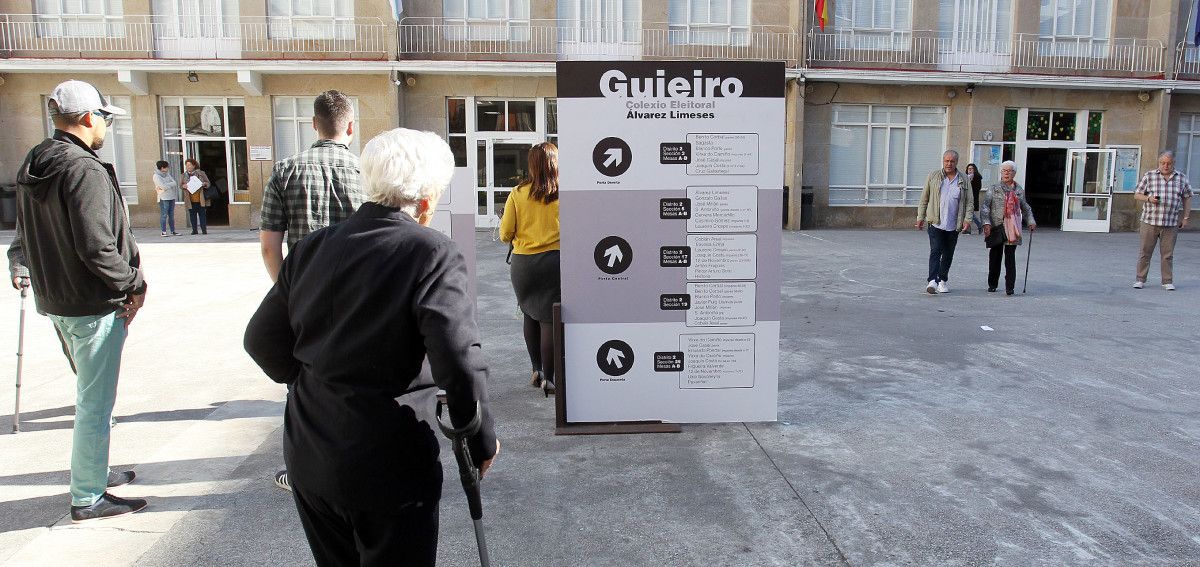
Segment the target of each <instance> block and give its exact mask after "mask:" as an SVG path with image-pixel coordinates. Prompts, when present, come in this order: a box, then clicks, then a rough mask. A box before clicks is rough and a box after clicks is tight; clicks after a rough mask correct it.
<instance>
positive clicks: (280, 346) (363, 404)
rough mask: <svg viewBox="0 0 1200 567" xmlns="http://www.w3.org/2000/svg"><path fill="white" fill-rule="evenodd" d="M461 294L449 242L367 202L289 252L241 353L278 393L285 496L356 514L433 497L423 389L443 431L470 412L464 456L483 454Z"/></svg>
mask: <svg viewBox="0 0 1200 567" xmlns="http://www.w3.org/2000/svg"><path fill="white" fill-rule="evenodd" d="M468 289H469V288H468V276H467V266H466V262H465V261H464V260H463V257H462V254H461V253H459V251H458V248H457V247H456V246H455V244H454V243H453V242H452V241H451V240H450V239H448V238H446V237H445V236H444V235H442V234H441V233H439V232H437V231H435V230H433V229H430V228H426V227H423V226H421V225H419V224H418V223H417V222H416V221H414V220H413V219H412V217H410V216H409V215H407V214H406V213H404V212H402V211H399V210H397V209H391V208H387V207H383V206H381V205H379V204H376V203H364V204H363V206H362V207H361V208H360V209H359V210H358V211H357V212H356V213H354V214H353V215H352V216H351V217H350V218H349V219H348V220H346V221H345V222H342V223H340V224H337V225H334V226H332V227H329V228H325V229H322V230H319V231H317V232H314V233H312V234H311V235H309V236H308V237H306V238H304V239H303V240H301V241H300V242H299V243H297V245H296V247H295V248H294V249H293V250H291V251H290V253H289V254H288V256H287V259H286V260H284V262H283V267H282V268H281V269H280V274H279V281H278V282H276V284H275V287H273V288H271V291H270V292H268V293H267V296H266V297H265V298H264V299H263V302H262V305H261V306H259V308H258V311H257V312H256V313H255V314H254V317H253V318H251V320H250V324H249V326H247V328H246V336H245V347H246V352H248V353H250V356H251V357H252V358H253V359H254V361H255V362H256V363H258V365H259V366H261V367H262V369H263V371H265V372H266V374H267V376H269V377H270V378H271V379H272V380H275V381H276V382H280V383H285V384H288V386H289V388H288V389H289V396H288V403H287V412H286V417H285V427H284V458H285V460H286V462H287V466H288V475H289V479H290V480H291V482H292V484H293V486H294V487H295V488H296V489H297V490H298V491H301V492H306V493H313V494H317V495H319V496H321V497H323V498H325V499H327V500H328V501H330V502H336V503H340V504H342V505H345V506H347V507H350V508H353V509H361V510H368V509H373V508H379V507H385V506H394V505H396V504H398V503H401V502H406V501H413V500H428V499H431V498H438V497H439V496H440V494H441V481H442V469H441V465H440V463H439V461H438V434H437V433H436V432H437V424H436V423H435V422H434V418H433V415H432V414H433V409H434V399H433V396H434V394H435V391H436V388H435V387H434V384H435V383H436V385H437V386H438V387H441V388H442V389H444V390H446V392H447V394H448V399H449V403H450V416H451V418H452V419H453V421H454V423H455V425H456V426H459V425H462V424H465V423H467V422H468V421H469V420H470V419H471V417H473V416H474V412H475V404H476V401H478V402H479V403H480V404H481V406H482V408H483V412H484V413H483V427H482V428H481V430H480V432H479V434H477V435H476V436H475V438H474V439H473V440H472V442H471V444H470V446H471V450H472V454H473V455H474V456H475V458H476V459H477V461H478V462H482V461H483V460H485V459H488V458H491V457H492V456H493V455H494V454H495V452H496V437H495V434H494V433H493V431H492V419H491V416H490V414H489V413H488V410H487V407H488V404H487V391H486V381H487V367H486V365H485V364H484V362H483V356H482V352H481V349H480V342H479V329H478V327H477V326H476V323H475V302H474V298H473V297H471V295H470V294H469V293H468ZM426 358H428V364H429V368H430V369H431V371H432V377H430V373H429V372H422V363H423V362H424V361H425V360H426Z"/></svg>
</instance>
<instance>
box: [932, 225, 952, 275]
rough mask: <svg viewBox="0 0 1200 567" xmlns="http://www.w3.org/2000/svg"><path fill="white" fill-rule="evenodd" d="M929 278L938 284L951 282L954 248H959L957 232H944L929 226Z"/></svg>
mask: <svg viewBox="0 0 1200 567" xmlns="http://www.w3.org/2000/svg"><path fill="white" fill-rule="evenodd" d="M925 232H928V233H929V277H928V278H927V279H929V280H932V281H937V282H948V281H950V263H951V262H953V261H954V247H955V246H958V231H957V230H942V229H940V228H937V227H935V226H933V225H929V226H928V227H927V228H926V229H925Z"/></svg>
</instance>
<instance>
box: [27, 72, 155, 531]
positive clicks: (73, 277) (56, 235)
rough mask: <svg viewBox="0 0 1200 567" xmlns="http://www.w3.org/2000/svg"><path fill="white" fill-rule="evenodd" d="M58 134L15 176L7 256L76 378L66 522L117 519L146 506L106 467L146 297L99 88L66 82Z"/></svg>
mask: <svg viewBox="0 0 1200 567" xmlns="http://www.w3.org/2000/svg"><path fill="white" fill-rule="evenodd" d="M47 110H48V113H49V115H50V118H51V120H52V121H53V122H54V134H53V135H52V136H51V137H50V138H48V139H46V140H44V141H43V142H42V143H40V144H38V145H37V146H36V147H34V148H33V149H31V150H30V151H29V154H28V155H26V157H25V161H24V163H23V164H22V165H21V169H20V170H19V171H18V172H17V232H16V236H14V238H13V242H12V244H11V245H10V246H9V249H8V260H9V271H10V275H11V276H12V284H13V287H15V288H17V289H20V288H23V287H25V286H28V285H30V284H32V285H33V297H34V300H35V301H36V303H37V310H38V312H39V313H43V314H45V315H47V316H49V317H50V320H51V321H52V322H53V323H54V327H55V329H56V330H57V331H58V333H59V338H60V340H62V341H63V344H64V350H66V351H67V353H68V357H67V358H68V360H69V361H70V362H71V364H72V366H73V368H74V369H75V371H76V378H75V386H76V391H77V393H76V397H75V419H74V426H73V432H72V438H71V521H73V522H83V521H88V520H98V519H102V518H111V517H115V516H123V515H125V514H131V513H133V512H137V511H138V510H141V509H142V508H145V507H146V501H145V500H141V499H137V498H121V497H118V496H115V495H113V494H109V492H108V489H109V488H113V487H117V486H121V485H124V484H128V483H129V482H131V481H133V479H134V473H133V471H124V472H120V473H117V472H113V471H111V470H109V468H108V464H109V463H108V459H109V439H110V436H111V433H112V412H113V405H114V404H115V403H116V399H117V378H118V375H119V374H120V370H121V354H122V351H123V350H124V348H125V338H126V336H127V333H128V328H129V325H130V324H132V323H133V318H134V317H135V316H136V315H137V312H138V309H140V308H141V307H142V303H143V302H144V301H145V298H146V282H145V280H144V279H143V278H142V269H141V255H140V254H139V252H138V247H137V243H136V242H135V241H134V238H133V233H132V232H131V231H130V227H129V217H128V216H127V214H126V212H125V210H126V209H125V199H124V197H122V196H121V190H120V185H119V184H118V183H117V173H116V170H115V169H114V168H113V166H112V164H110V163H105V162H103V161H101V160H100V157H99V156H98V155H97V154H96V151H97V150H99V149H100V148H102V147H103V146H104V138H105V135H106V134H107V132H108V127H109V126H110V125H111V124H112V121H113V116H115V115H118V114H125V111H124V110H123V109H121V108H118V107H116V106H113V105H112V104H109V103H108V102H107V101H106V100H105V99H104V97H103V96H102V95H101V94H100V91H98V90H96V87H94V86H92V85H90V84H88V83H85V82H83V81H66V82H64V83H62V84H59V85H58V86H57V87H55V88H54V91H53V92H51V93H50V97H49V101H48V102H47Z"/></svg>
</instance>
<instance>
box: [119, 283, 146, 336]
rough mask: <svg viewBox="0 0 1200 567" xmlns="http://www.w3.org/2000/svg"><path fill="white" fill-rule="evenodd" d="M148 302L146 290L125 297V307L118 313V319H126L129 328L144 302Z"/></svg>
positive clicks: (126, 325)
mask: <svg viewBox="0 0 1200 567" xmlns="http://www.w3.org/2000/svg"><path fill="white" fill-rule="evenodd" d="M145 302H146V292H144V291H143V292H142V293H139V294H137V295H130V296H129V297H127V298H125V304H124V305H122V307H123V309H122V311H121V312H120V313H118V314H117V318H118V319H124V320H125V327H126V328H128V327H129V324H130V323H133V318H134V317H137V313H138V309H141V308H142V304H144V303H145Z"/></svg>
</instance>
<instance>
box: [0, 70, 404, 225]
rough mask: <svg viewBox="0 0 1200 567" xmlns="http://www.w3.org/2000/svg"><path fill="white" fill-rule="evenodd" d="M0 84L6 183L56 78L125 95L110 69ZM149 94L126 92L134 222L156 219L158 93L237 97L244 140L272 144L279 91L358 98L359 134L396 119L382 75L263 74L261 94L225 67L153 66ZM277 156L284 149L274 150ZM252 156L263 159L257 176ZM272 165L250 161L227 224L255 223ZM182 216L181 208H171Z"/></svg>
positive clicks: (35, 137)
mask: <svg viewBox="0 0 1200 567" xmlns="http://www.w3.org/2000/svg"><path fill="white" fill-rule="evenodd" d="M4 78H5V83H4V85H2V86H0V109H2V110H3V112H0V131H4V132H6V133H7V134H8V140H9V141H10V143H7V144H3V145H2V147H0V184H3V183H9V182H12V181H13V180H14V179H15V177H16V170H17V168H18V167H19V166H20V163H21V161H22V160H23V158H24V155H25V152H27V151H28V149H29V148H30V147H32V146H33V145H35V144H37V143H38V141H40V140H41V139H42V138H44V137H45V134H46V130H45V111H44V110H43V109H42V108H41V104H42V103H41V100H42V97H43V96H44V95H45V94H46V93H49V92H50V90H51V89H53V88H54V86H55V85H57V84H58V83H59V82H61V81H64V80H67V79H69V78H77V79H82V80H85V81H88V82H91V83H92V84H94V85H96V86H97V87H98V88H99V89H100V90H101V91H103V92H105V93H106V94H117V95H131V93H129V91H128V89H126V88H125V87H124V86H122V85H121V84H120V83H118V82H117V80H116V77H115V75H111V74H104V75H70V76H68V75H60V74H49V73H46V74H36V73H30V74H5V75H4ZM149 88H150V89H149V90H150V92H151V93H153V94H152V95H147V96H132V95H131V96H132V98H131V100H132V103H133V108H131V109H129V110H131V111H132V113H133V120H134V129H135V130H134V131H135V132H137V133H138V134H139V135H138V136H137V137H136V140H135V146H134V155H135V157H136V160H137V165H136V169H137V185H138V204H136V205H132V206H131V207H130V215H131V217H132V220H133V224H134V226H138V227H149V226H156V225H157V223H158V205H157V203H156V200H155V193H154V182H153V180H152V177H151V176H152V175H153V173H154V163H155V162H156V161H158V160H159V159H161V158H162V136H161V134H160V132H161V131H162V130H161V127H160V125H159V107H158V105H159V102H158V101H159V97H162V96H223V97H242V98H244V99H245V103H246V138H247V139H246V142H247V145H248V146H274V140H273V137H274V131H273V128H272V115H271V100H270V97H271V96H273V95H278V96H289V95H290V96H314V95H316V94H318V93H320V92H321V91H324V90H327V89H334V88H336V89H339V90H341V91H343V92H345V93H346V94H348V95H351V96H356V97H358V103H359V114H360V116H359V119H358V124H357V126H358V130H357V132H358V136H360V139H361V140H363V141H365V140H368V139H370V138H371V137H373V136H375V135H376V134H378V133H380V132H383V131H384V130H387V129H390V128H394V127H395V126H396V91H395V87H394V86H393V85H392V83H391V81H390V80H389V78H388V76H387V75H382V74H381V75H266V76H264V77H263V93H264V94H263V96H249V95H247V94H246V92H245V91H244V90H243V89H242V88H241V86H240V85H238V83H237V79H236V76H235V75H234V74H232V73H203V74H201V75H200V81H199V82H196V83H191V82H188V80H187V77H186V74H185V73H183V72H182V71H181V72H176V73H157V74H151V75H150V76H149ZM274 157H275V158H276V159H281V158H283V157H287V156H279V155H276V156H274ZM259 163H262V164H263V167H262V177H261V178H260V175H259V165H258V164H259ZM270 168H271V164H270V163H264V162H250V171H249V173H250V198H251V202H250V204H248V205H240V204H232V205H230V207H229V217H230V225H231V226H236V227H244V228H251V227H254V226H257V224H258V220H257V219H258V213H259V209H260V207H261V205H262V184H263V182H264V181H265V179H266V177H268V176H270V171H271V169H270ZM177 216H178V218H179V220H180V221H181V222H182V219H183V213H182V212H181V211H177Z"/></svg>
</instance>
